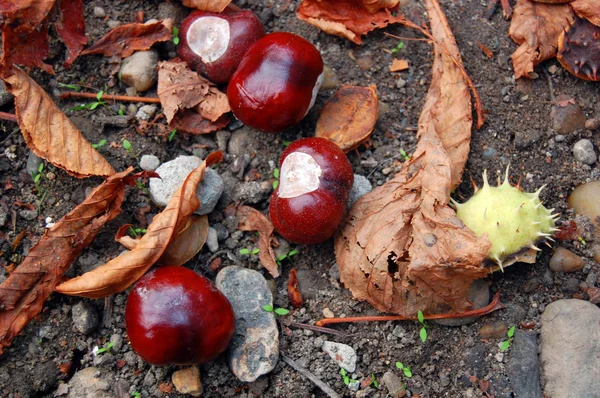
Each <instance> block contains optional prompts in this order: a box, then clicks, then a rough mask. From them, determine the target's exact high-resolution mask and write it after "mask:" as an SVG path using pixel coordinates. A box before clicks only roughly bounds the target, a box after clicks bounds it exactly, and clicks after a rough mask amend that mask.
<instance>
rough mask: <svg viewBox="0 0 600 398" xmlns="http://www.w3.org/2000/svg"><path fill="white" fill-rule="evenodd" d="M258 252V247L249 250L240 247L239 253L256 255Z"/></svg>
mask: <svg viewBox="0 0 600 398" xmlns="http://www.w3.org/2000/svg"><path fill="white" fill-rule="evenodd" d="M258 253H260V249H259V248H254V249H252V250H250V249H248V248H245V247H244V248H243V249H240V254H247V255H250V254H252V255H256V254H258Z"/></svg>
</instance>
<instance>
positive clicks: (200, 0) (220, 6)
mask: <svg viewBox="0 0 600 398" xmlns="http://www.w3.org/2000/svg"><path fill="white" fill-rule="evenodd" d="M182 3H183V5H184V6H186V7H190V8H197V9H199V10H203V11H210V12H221V11H223V10H224V9H225V8H226V7H227V6H228V5H229V3H231V0H182Z"/></svg>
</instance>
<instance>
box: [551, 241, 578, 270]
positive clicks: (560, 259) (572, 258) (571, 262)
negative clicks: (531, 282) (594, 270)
mask: <svg viewBox="0 0 600 398" xmlns="http://www.w3.org/2000/svg"><path fill="white" fill-rule="evenodd" d="M583 266H584V261H583V259H582V258H581V257H579V256H578V255H577V254H575V253H573V252H572V251H570V250H569V249H565V248H564V247H560V246H559V247H557V248H556V250H555V251H554V254H553V255H552V258H551V259H550V269H551V270H552V271H554V272H574V271H578V270H580V269H582V268H583Z"/></svg>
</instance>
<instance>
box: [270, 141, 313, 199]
mask: <svg viewBox="0 0 600 398" xmlns="http://www.w3.org/2000/svg"><path fill="white" fill-rule="evenodd" d="M322 174H323V170H321V166H319V165H318V164H317V161H316V160H315V159H314V158H313V157H312V156H310V155H309V154H307V153H303V152H294V153H290V154H289V155H288V156H287V157H286V158H285V160H284V161H283V164H282V165H281V172H280V173H279V176H280V179H279V197H280V198H295V197H297V196H300V195H304V194H305V193H310V192H313V191H316V190H317V189H318V188H319V184H320V183H321V180H320V177H321V175H322Z"/></svg>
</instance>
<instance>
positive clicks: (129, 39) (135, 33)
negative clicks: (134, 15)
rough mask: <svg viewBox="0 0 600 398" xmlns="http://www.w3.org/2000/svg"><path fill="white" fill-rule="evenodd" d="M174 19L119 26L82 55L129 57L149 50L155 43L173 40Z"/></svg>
mask: <svg viewBox="0 0 600 398" xmlns="http://www.w3.org/2000/svg"><path fill="white" fill-rule="evenodd" d="M172 29H173V21H172V20H170V19H166V20H164V21H158V22H154V23H149V24H143V23H130V24H127V25H121V26H117V27H116V28H114V29H112V30H111V31H110V32H108V33H107V34H106V35H105V36H104V37H102V38H101V39H100V40H98V41H97V42H95V43H94V44H92V45H91V46H90V47H89V48H87V49H85V50H84V51H82V52H81V55H89V54H101V55H104V56H105V57H111V56H113V55H117V56H119V57H121V58H126V57H129V56H130V55H131V54H133V53H134V52H136V51H140V50H147V49H149V48H150V47H152V45H154V44H155V43H158V42H161V41H167V40H171V37H172V34H171V31H172Z"/></svg>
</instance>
